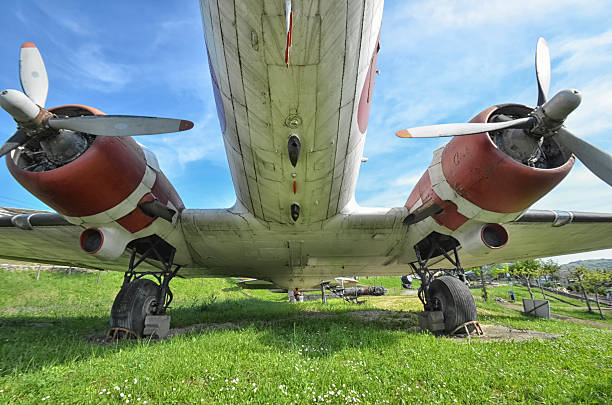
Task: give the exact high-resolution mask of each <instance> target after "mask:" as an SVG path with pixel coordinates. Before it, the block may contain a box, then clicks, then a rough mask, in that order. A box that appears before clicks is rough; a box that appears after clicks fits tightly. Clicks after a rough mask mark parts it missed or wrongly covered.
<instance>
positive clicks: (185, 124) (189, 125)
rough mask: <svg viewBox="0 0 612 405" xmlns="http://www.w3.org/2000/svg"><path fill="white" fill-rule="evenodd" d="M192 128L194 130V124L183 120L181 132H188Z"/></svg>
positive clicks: (180, 126) (180, 125)
mask: <svg viewBox="0 0 612 405" xmlns="http://www.w3.org/2000/svg"><path fill="white" fill-rule="evenodd" d="M191 128H193V122H191V121H186V120H181V123H180V124H179V131H187V130H189V129H191Z"/></svg>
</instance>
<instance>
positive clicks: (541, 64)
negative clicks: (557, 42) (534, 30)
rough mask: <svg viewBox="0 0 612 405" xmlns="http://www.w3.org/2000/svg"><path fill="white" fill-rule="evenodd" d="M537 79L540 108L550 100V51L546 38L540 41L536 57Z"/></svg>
mask: <svg viewBox="0 0 612 405" xmlns="http://www.w3.org/2000/svg"><path fill="white" fill-rule="evenodd" d="M535 67H536V78H537V79H538V106H541V105H542V104H544V103H545V102H546V100H547V99H548V89H549V88H550V50H549V49H548V44H547V43H546V40H545V39H544V38H539V39H538V45H537V47H536V55H535Z"/></svg>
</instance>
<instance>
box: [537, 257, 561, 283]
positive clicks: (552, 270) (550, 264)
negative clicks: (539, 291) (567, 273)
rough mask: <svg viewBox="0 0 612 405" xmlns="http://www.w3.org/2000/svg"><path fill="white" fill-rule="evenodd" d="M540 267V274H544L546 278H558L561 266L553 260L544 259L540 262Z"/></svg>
mask: <svg viewBox="0 0 612 405" xmlns="http://www.w3.org/2000/svg"><path fill="white" fill-rule="evenodd" d="M540 268H541V270H542V274H544V275H546V279H547V280H548V279H550V280H557V279H559V273H560V271H561V266H559V265H558V264H557V263H556V262H555V261H554V260H552V259H548V260H546V261H541V262H540Z"/></svg>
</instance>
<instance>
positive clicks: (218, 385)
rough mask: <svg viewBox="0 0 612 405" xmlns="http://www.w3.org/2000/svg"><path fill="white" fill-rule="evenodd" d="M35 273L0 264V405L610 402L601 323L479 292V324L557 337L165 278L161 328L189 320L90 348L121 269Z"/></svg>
mask: <svg viewBox="0 0 612 405" xmlns="http://www.w3.org/2000/svg"><path fill="white" fill-rule="evenodd" d="M35 278H36V272H35V271H27V272H25V271H0V281H1V284H0V285H1V287H0V403H41V402H44V403H53V404H56V403H57V404H60V403H65V404H73V403H76V404H79V403H82V404H89V403H129V404H140V403H142V404H144V403H148V404H169V403H254V404H264V403H270V404H284V403H299V404H302V403H319V402H324V403H357V402H359V403H418V402H425V403H480V402H486V403H516V402H524V403H537V402H540V403H580V402H582V403H610V402H611V401H612V399H611V396H612V330H610V329H602V328H595V327H590V326H587V325H581V324H576V323H572V322H566V321H560V320H536V319H532V318H527V317H524V316H523V315H521V314H520V313H519V312H517V311H514V310H511V309H507V308H504V307H502V306H500V305H499V304H498V303H496V302H495V301H494V300H491V299H490V300H489V301H488V302H483V301H481V300H478V301H477V303H478V305H479V312H480V313H479V316H480V320H481V322H483V323H487V324H501V325H507V326H512V327H515V328H526V329H532V330H538V331H545V332H551V333H558V334H562V335H563V336H562V337H560V338H558V339H556V340H531V341H526V342H521V343H516V342H479V341H477V340H475V339H473V340H471V341H466V340H457V339H449V338H439V337H435V336H433V335H431V334H429V333H423V332H419V331H417V330H416V328H415V327H414V326H415V325H416V319H417V316H416V313H417V311H418V310H419V308H420V304H419V302H418V299H417V298H416V296H385V297H367V303H366V304H364V305H361V306H354V305H350V304H347V303H344V302H342V301H339V300H333V301H330V303H329V305H327V306H324V305H322V304H321V303H318V302H312V303H310V302H309V303H302V304H289V303H287V302H286V296H284V295H283V294H272V293H269V292H267V291H243V290H240V289H238V288H236V287H235V286H234V284H233V282H232V280H229V279H205V280H204V286H203V285H202V280H181V279H177V280H174V281H173V283H172V287H173V291H174V294H175V302H174V303H173V305H172V308H171V309H170V310H169V314H170V315H171V316H172V326H173V327H174V328H188V327H190V326H194V325H198V327H197V328H195V329H194V330H192V331H190V332H186V333H183V334H179V335H176V336H174V337H172V338H169V339H167V340H164V341H153V340H141V341H124V342H121V343H117V344H101V343H100V338H101V336H103V334H104V331H105V329H106V328H107V325H108V313H109V309H110V306H111V304H112V301H113V299H114V296H115V294H116V292H117V290H118V288H119V286H120V284H121V281H122V275H121V274H116V273H102V275H101V279H100V283H98V282H97V281H98V273H95V272H92V273H79V272H72V273H71V274H70V275H67V274H64V273H53V272H42V273H41V276H40V280H38V281H36V280H35ZM369 280H374V279H373V278H371V279H369ZM378 281H380V282H382V283H392V282H393V281H392V280H390V279H389V280H378ZM374 284H376V283H374ZM377 285H380V284H377ZM383 285H385V286H386V285H387V284H383ZM393 287H395V286H393ZM499 288H502V287H499ZM517 290H518V289H516V288H515V291H517ZM473 292H474V293H475V294H476V295H477V294H478V291H477V290H473ZM495 294H499V295H500V296H503V294H504V291H503V290H500V291H499V292H492V295H495ZM506 294H507V292H506ZM506 297H507V295H506V296H504V298H506ZM553 305H556V304H553ZM381 309H384V310H385V311H380V310H381ZM553 310H554V309H553ZM370 314H372V315H376V316H369V315H370Z"/></svg>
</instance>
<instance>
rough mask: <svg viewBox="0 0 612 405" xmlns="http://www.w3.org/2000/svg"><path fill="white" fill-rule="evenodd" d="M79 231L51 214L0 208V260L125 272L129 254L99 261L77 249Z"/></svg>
mask: <svg viewBox="0 0 612 405" xmlns="http://www.w3.org/2000/svg"><path fill="white" fill-rule="evenodd" d="M81 232H83V228H81V227H80V226H76V225H72V224H71V223H69V222H68V221H66V220H65V219H64V218H63V217H62V216H61V215H59V214H57V213H54V212H47V211H36V210H26V209H16V208H0V240H2V243H1V244H0V258H2V259H9V260H17V261H24V262H35V263H48V264H57V265H65V266H75V267H82V268H90V269H100V270H116V271H122V272H123V271H125V269H127V266H128V261H129V258H130V254H129V252H128V253H124V254H123V256H121V257H120V258H119V259H117V260H115V261H103V260H100V259H99V258H97V257H96V256H93V255H88V254H86V253H84V252H83V250H82V249H81V248H80V247H79V237H80V235H81ZM144 265H145V266H146V263H144Z"/></svg>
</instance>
